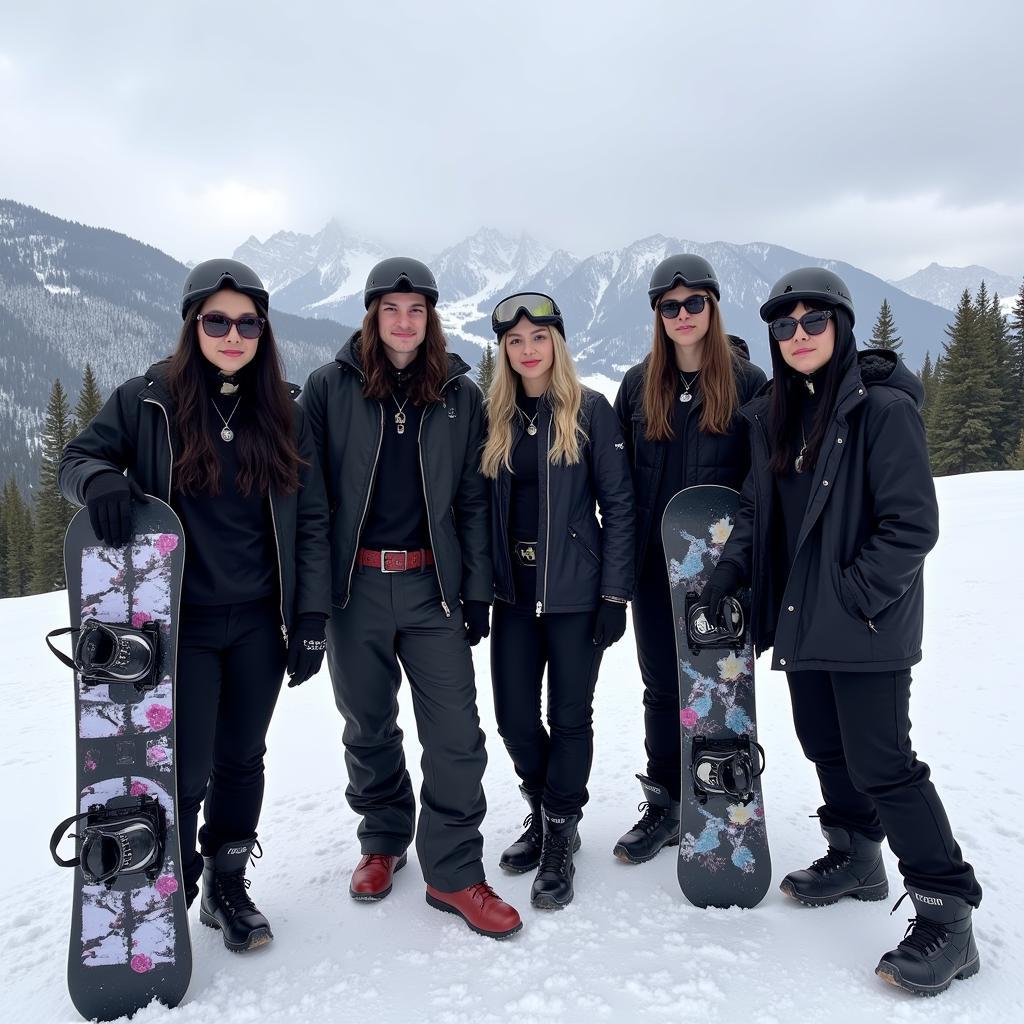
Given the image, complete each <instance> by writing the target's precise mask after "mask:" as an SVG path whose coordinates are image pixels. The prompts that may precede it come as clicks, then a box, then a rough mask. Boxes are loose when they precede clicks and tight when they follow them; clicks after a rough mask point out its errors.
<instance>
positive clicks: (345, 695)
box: [327, 568, 487, 892]
mask: <svg viewBox="0 0 1024 1024" xmlns="http://www.w3.org/2000/svg"><path fill="white" fill-rule="evenodd" d="M327 659H328V667H329V668H330V672H331V680H332V682H333V684H334V698H335V703H336V704H337V706H338V710H339V711H340V712H341V714H342V716H343V717H344V719H345V731H344V735H343V739H344V743H345V764H346V766H347V768H348V779H349V782H348V788H347V790H346V791H345V795H346V797H347V798H348V802H349V805H350V806H351V807H352V809H353V810H354V811H355V812H356V813H357V814H360V815H362V819H363V820H362V822H361V823H360V825H359V829H358V835H359V843H360V848H361V849H362V852H363V853H364V854H365V853H387V854H393V855H398V854H401V853H404V852H405V849H406V847H408V846H409V844H410V843H411V842H412V840H413V834H414V832H415V835H416V852H417V855H418V856H419V861H420V867H421V869H422V870H423V877H424V878H425V879H426V881H427V884H428V885H432V886H434V888H436V889H440V890H441V891H442V892H456V891H458V890H459V889H464V888H466V887H467V886H470V885H474V884H475V883H477V882H481V881H483V879H484V868H483V863H482V860H481V858H482V855H483V838H482V836H481V835H480V823H481V822H482V821H483V817H484V813H485V811H486V809H487V805H486V802H485V800H484V791H483V785H482V782H483V775H484V768H485V767H486V764H487V754H486V752H485V750H484V734H483V732H482V731H481V730H480V719H479V716H478V715H477V709H476V682H475V678H474V674H473V659H472V657H471V655H470V649H469V643H468V641H467V640H466V629H465V626H464V625H463V620H462V611H461V609H460V608H459V607H455V608H453V609H452V615H451V618H448V617H446V616H445V614H444V610H443V609H442V608H441V591H440V588H439V586H438V582H437V576H436V574H435V573H434V570H433V568H426V569H423V570H422V571H416V570H413V571H410V572H403V573H389V574H385V573H382V572H381V571H380V570H379V569H368V568H360V569H358V570H357V571H356V573H355V575H354V576H353V579H352V596H351V598H350V600H349V603H348V606H347V607H346V608H344V609H341V608H335V609H334V611H333V613H332V615H331V619H330V622H329V624H328V631H327ZM399 666H401V668H400V667H399ZM402 668H404V669H405V673H406V675H407V676H408V678H409V685H410V687H411V689H412V700H413V710H414V712H415V715H416V727H417V732H418V734H419V739H420V744H421V746H422V747H423V759H422V761H421V766H422V769H423V786H422V788H421V790H420V817H419V828H418V829H416V828H415V815H416V801H415V798H414V797H413V792H412V782H411V780H410V778H409V773H408V771H406V767H405V753H404V751H403V749H402V730H401V729H400V728H399V727H398V687H399V685H400V683H401V680H402V672H401V669H402Z"/></svg>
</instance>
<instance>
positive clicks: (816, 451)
mask: <svg viewBox="0 0 1024 1024" xmlns="http://www.w3.org/2000/svg"><path fill="white" fill-rule="evenodd" d="M761 317H762V319H764V320H765V321H766V322H767V323H768V325H769V345H770V347H771V354H772V366H773V368H774V371H775V372H774V379H773V381H772V384H771V388H770V390H768V391H767V393H766V394H764V395H762V396H759V397H758V398H757V399H756V400H755V401H753V402H751V403H750V404H749V405H748V406H746V407H745V408H744V410H743V415H744V416H745V417H746V419H747V420H748V422H749V424H750V437H751V452H752V467H751V472H750V475H749V477H748V479H747V481H746V483H745V485H744V490H743V498H742V501H741V507H740V512H739V514H738V516H737V521H736V524H735V526H734V528H733V531H732V535H731V536H730V538H729V541H728V543H727V544H726V547H725V550H724V552H723V555H722V558H721V561H720V562H719V564H718V566H717V567H716V569H715V571H714V573H713V574H712V576H711V579H710V580H709V581H708V584H707V586H706V588H705V590H704V593H703V594H702V595H701V601H702V603H703V604H705V605H706V606H707V607H708V609H709V611H708V614H709V615H711V616H712V617H713V618H715V619H717V617H718V615H719V612H720V608H721V603H722V598H723V597H724V596H725V595H727V594H730V593H732V592H734V591H735V590H736V589H737V588H738V587H739V586H740V585H741V584H747V583H749V584H750V585H751V586H752V588H753V603H752V609H751V632H752V637H753V641H754V645H755V647H756V649H757V650H758V652H759V653H760V652H762V651H765V650H767V649H768V648H771V647H774V653H773V656H772V668H774V669H778V670H783V671H785V673H786V676H787V678H788V680H789V689H790V694H791V696H792V701H793V721H794V724H795V726H796V733H797V737H798V738H799V740H800V744H801V746H802V747H803V750H804V753H805V755H806V756H807V758H808V759H809V760H810V761H812V762H813V763H814V765H815V767H816V768H817V772H818V780H819V782H820V784H821V792H822V797H823V799H824V803H823V805H822V806H821V807H820V808H819V809H818V817H819V818H820V819H821V828H822V832H823V833H824V836H825V839H826V841H827V842H828V850H827V852H826V854H825V856H823V857H820V858H818V859H817V860H815V861H814V862H813V863H812V864H811V865H810V867H808V868H806V869H804V870H801V871H793V872H791V873H790V874H788V875H787V876H786V877H785V878H784V879H783V881H782V885H781V888H782V891H783V892H784V893H786V894H787V895H789V896H791V897H792V898H793V899H795V900H798V901H800V902H801V903H804V904H806V905H808V906H815V907H817V906H824V905H827V904H831V903H835V902H836V901H837V900H839V899H840V898H841V897H843V896H852V897H855V898H856V899H860V900H883V899H885V898H886V897H887V896H888V893H889V883H888V880H887V878H886V874H885V867H884V865H883V863H882V857H881V844H882V840H883V839H885V838H888V840H889V845H890V847H891V848H892V850H893V852H894V853H895V854H896V856H897V857H898V858H899V867H900V872H901V873H902V875H903V879H904V883H905V885H906V889H907V893H908V894H909V895H910V897H911V900H912V901H913V903H914V908H915V910H916V914H917V916H916V917H915V918H914V919H913V920H912V922H911V927H910V929H908V931H907V935H906V937H905V938H904V940H903V941H902V942H900V944H899V946H898V947H897V948H896V949H894V950H891V951H890V952H888V953H886V954H885V955H884V956H883V957H882V959H881V961H880V962H879V964H878V966H877V968H876V973H877V974H878V975H879V976H880V977H882V978H883V979H885V980H886V981H888V982H890V983H892V984H894V985H898V986H899V987H901V988H904V989H907V990H908V991H910V992H917V993H921V994H927V995H934V994H935V993H937V992H941V991H943V990H944V989H946V988H948V987H949V985H950V983H951V981H952V980H953V978H954V977H956V978H966V977H969V976H971V975H972V974H975V973H977V970H978V965H979V959H978V950H977V947H976V945H975V943H974V936H973V933H972V928H971V912H972V909H973V908H974V907H977V906H978V904H979V902H980V900H981V887H980V886H979V885H978V882H977V880H976V879H975V877H974V870H973V869H972V868H971V866H970V864H968V863H966V862H965V861H964V859H963V856H962V855H961V852H960V847H959V846H958V845H957V842H956V840H955V839H954V838H953V834H952V831H951V829H950V826H949V821H948V819H947V818H946V812H945V810H944V809H943V806H942V802H941V801H940V800H939V796H938V793H937V792H936V791H935V787H934V785H932V783H931V782H930V781H929V770H928V766H927V765H926V764H925V763H924V762H922V761H919V760H918V759H917V755H916V754H915V752H914V750H913V747H912V746H911V742H910V718H909V710H910V668H911V666H912V665H914V664H916V663H917V662H918V661H920V660H921V637H922V631H923V622H924V579H923V567H924V560H925V556H926V555H927V554H928V552H929V551H930V550H931V549H932V547H933V546H934V545H935V542H936V539H937V538H938V526H939V523H938V506H937V504H936V500H935V487H934V484H933V482H932V477H931V472H930V470H929V466H928V449H927V442H926V440H925V433H924V425H923V423H922V421H921V413H920V405H921V400H922V398H923V394H924V393H923V389H922V387H921V383H920V381H919V380H918V379H917V378H916V377H915V376H914V374H913V373H911V372H910V371H909V370H908V369H907V368H906V367H905V366H904V365H903V363H902V362H901V360H900V359H899V357H897V356H896V355H894V354H893V353H892V352H884V351H877V352H861V353H858V352H857V350H856V343H855V341H854V336H853V324H854V308H853V300H852V299H851V297H850V291H849V289H848V288H847V286H846V284H845V282H844V281H843V280H842V279H841V278H840V277H838V276H837V275H836V274H834V273H832V272H831V271H829V270H825V269H823V268H821V267H807V268H804V269H801V270H795V271H793V272H792V273H789V274H787V275H785V277H783V278H781V279H780V280H779V281H778V282H776V284H775V285H774V286H773V287H772V290H771V293H770V295H769V297H768V300H767V301H766V302H765V304H764V305H763V306H762V307H761Z"/></svg>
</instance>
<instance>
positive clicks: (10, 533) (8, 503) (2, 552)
mask: <svg viewBox="0 0 1024 1024" xmlns="http://www.w3.org/2000/svg"><path fill="white" fill-rule="evenodd" d="M32 534H33V524H32V510H31V509H30V508H29V506H28V503H27V502H26V501H25V499H24V498H23V497H22V496H21V491H20V490H19V489H18V485H17V484H16V483H15V481H14V479H13V478H11V479H9V480H8V481H7V483H6V484H5V485H4V490H3V494H2V495H0V597H22V596H23V595H25V594H27V593H29V592H30V583H31V580H32V539H33V538H32Z"/></svg>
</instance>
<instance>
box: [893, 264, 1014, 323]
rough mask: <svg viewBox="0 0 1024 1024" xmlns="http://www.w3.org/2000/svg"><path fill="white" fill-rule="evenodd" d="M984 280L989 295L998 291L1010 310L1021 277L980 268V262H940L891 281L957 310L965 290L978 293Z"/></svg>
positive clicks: (1002, 304)
mask: <svg viewBox="0 0 1024 1024" xmlns="http://www.w3.org/2000/svg"><path fill="white" fill-rule="evenodd" d="M982 281H984V282H985V287H986V288H987V289H988V293H989V295H992V294H993V293H998V295H999V297H1000V299H1001V300H1002V301H1001V303H1000V305H1001V306H1002V307H1003V310H1004V312H1009V307H1010V306H1012V305H1013V303H1014V301H1015V300H1016V298H1017V293H1018V292H1019V291H1020V285H1021V279H1020V278H1019V277H1018V278H1013V277H1009V276H1008V275H1006V274H999V273H997V272H996V271H994V270H990V269H989V268H988V267H979V266H977V265H976V264H972V265H971V266H969V267H943V266H941V265H940V264H938V263H929V264H928V266H927V267H925V268H924V269H923V270H918V271H916V272H915V273H913V274H911V275H910V276H909V277H904V278H903V279H902V280H899V281H890V282H889V283H890V284H893V285H895V286H896V287H897V288H899V289H900V290H901V291H905V292H906V293H907V294H908V295H914V296H916V297H917V298H919V299H925V300H926V301H928V302H932V303H934V304H935V305H936V306H941V307H942V308H943V309H956V307H957V304H958V303H959V302H960V296H961V295H963V292H964V289H965V288H966V289H967V290H968V291H969V292H970V293H971V295H974V294H975V293H976V292H977V290H978V286H979V285H980V284H981V282H982Z"/></svg>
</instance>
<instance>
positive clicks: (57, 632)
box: [46, 626, 82, 821]
mask: <svg viewBox="0 0 1024 1024" xmlns="http://www.w3.org/2000/svg"><path fill="white" fill-rule="evenodd" d="M81 632H82V631H81V629H80V628H79V627H78V626H64V627H63V628H61V629H51V630H50V632H49V633H47V634H46V646H47V647H49V648H50V650H51V651H52V652H53V653H54V654H56V655H57V657H58V658H59V659H60V660H61V661H62V662H63V663H64V664H65V665H67V667H68V668H70V669H74V670H75V671H76V672H77V671H78V666H77V665H76V664H75V663H74V662H73V661H72V660H71V659H70V658H69V657H68V656H67V655H66V654H65V653H64V652H63V651H61V650H58V649H57V648H56V647H54V646H53V644H52V643H50V637H51V636H65V635H66V634H68V633H81ZM69 820H72V821H73V820H74V819H69Z"/></svg>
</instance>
